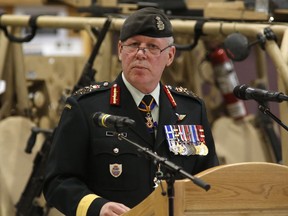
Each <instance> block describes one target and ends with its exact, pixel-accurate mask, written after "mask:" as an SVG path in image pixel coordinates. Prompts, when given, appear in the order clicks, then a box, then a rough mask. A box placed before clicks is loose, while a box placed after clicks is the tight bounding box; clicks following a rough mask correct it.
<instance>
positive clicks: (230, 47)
mask: <svg viewBox="0 0 288 216" xmlns="http://www.w3.org/2000/svg"><path fill="white" fill-rule="evenodd" d="M223 48H224V50H225V52H226V53H227V56H228V57H229V58H230V59H232V60H234V61H243V60H244V59H246V58H247V57H248V55H249V52H250V49H249V44H248V39H247V38H246V37H245V36H244V35H242V34H240V33H232V34H230V35H228V36H227V37H226V39H225V40H224V44H223Z"/></svg>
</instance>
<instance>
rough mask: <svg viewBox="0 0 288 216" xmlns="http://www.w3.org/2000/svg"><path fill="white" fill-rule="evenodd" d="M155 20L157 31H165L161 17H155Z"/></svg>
mask: <svg viewBox="0 0 288 216" xmlns="http://www.w3.org/2000/svg"><path fill="white" fill-rule="evenodd" d="M155 19H156V25H157V28H158V30H160V31H163V30H164V29H165V24H164V23H163V21H162V20H161V17H159V16H156V17H155Z"/></svg>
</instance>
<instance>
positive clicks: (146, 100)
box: [138, 95, 156, 138]
mask: <svg viewBox="0 0 288 216" xmlns="http://www.w3.org/2000/svg"><path fill="white" fill-rule="evenodd" d="M155 106H156V102H155V100H154V98H153V97H152V96H151V95H145V96H144V97H143V99H142V101H141V103H140V104H139V107H138V109H139V110H140V111H141V113H142V115H143V116H144V118H145V124H146V127H147V129H148V132H149V133H151V134H153V137H154V138H155V135H154V126H155V123H154V121H153V118H152V114H151V111H152V110H153V108H154V107H155Z"/></svg>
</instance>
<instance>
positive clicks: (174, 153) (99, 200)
mask: <svg viewBox="0 0 288 216" xmlns="http://www.w3.org/2000/svg"><path fill="white" fill-rule="evenodd" d="M118 52H119V59H120V61H121V62H122V69H123V71H122V72H121V73H120V74H119V76H118V77H117V79H116V80H115V81H114V82H112V83H108V82H103V83H97V84H95V85H91V86H87V87H85V88H83V89H80V90H78V91H77V92H76V93H75V94H74V95H72V96H71V97H69V98H68V99H67V102H66V105H65V108H64V111H63V113H62V117H61V120H60V122H59V125H58V128H57V130H56V133H55V136H54V142H53V146H52V149H51V154H50V159H49V161H48V166H47V175H46V179H45V184H44V195H45V198H46V200H47V202H48V203H49V204H51V205H52V206H54V207H55V208H57V209H58V210H60V211H61V212H63V213H64V214H65V215H88V216H92V215H93V216H96V215H121V214H123V213H125V212H127V211H129V209H130V208H133V207H134V206H135V205H137V204H138V203H140V202H141V201H142V200H144V199H145V198H146V197H147V196H148V195H149V194H150V193H151V192H153V190H154V186H155V181H154V180H155V175H156V172H157V171H160V172H163V173H164V175H165V173H167V172H168V171H167V169H165V167H163V166H161V164H160V165H159V164H155V163H154V162H153V161H152V160H149V159H148V158H147V157H145V156H143V155H142V154H141V152H139V151H138V150H137V148H136V147H135V146H133V145H131V144H129V143H128V142H126V141H123V140H121V139H118V138H117V136H116V137H115V136H114V134H115V133H114V132H115V131H117V133H120V134H122V135H123V136H125V137H126V138H128V139H130V140H132V141H133V142H136V143H138V144H139V145H141V146H143V147H145V148H149V149H151V150H152V151H153V152H155V153H156V154H157V155H159V156H161V157H165V158H167V159H168V160H169V161H171V162H173V163H174V164H176V165H177V166H180V167H182V168H183V170H185V171H186V172H188V173H189V174H192V175H193V174H196V173H199V172H201V171H203V170H205V169H207V168H210V167H213V166H216V165H218V159H217V156H216V153H215V146H214V141H213V137H212V134H211V131H210V127H209V124H208V120H207V116H206V111H205V105H204V103H203V101H202V100H201V99H200V98H198V97H197V96H196V95H195V94H193V93H192V92H190V91H188V90H187V89H185V88H182V87H177V88H174V87H171V86H166V85H163V84H161V82H160V79H161V76H162V73H163V71H164V68H165V67H167V66H169V65H171V63H172V62H173V59H174V56H175V52H176V48H175V46H173V35H172V25H171V23H170V21H169V19H168V18H167V17H166V16H165V14H164V13H163V12H162V11H160V10H158V9H155V8H144V9H141V10H138V11H136V12H135V13H134V14H132V15H130V16H129V17H128V18H127V19H126V20H125V22H124V24H123V27H122V29H121V32H120V40H119V43H118ZM143 96H146V97H145V98H143ZM151 96H152V97H151ZM147 97H148V99H149V100H146V98H147ZM95 113H102V114H100V115H95ZM111 116H117V117H121V116H122V117H127V118H129V119H132V120H134V121H135V122H136V124H135V125H134V126H132V125H130V126H127V127H122V126H123V125H124V126H125V124H124V123H123V125H121V121H120V120H121V119H120V120H119V119H118V120H119V121H120V123H119V122H118V123H117V124H115V125H116V127H115V128H113V127H112V128H110V127H105V126H108V119H109V118H111ZM106 120H107V121H106ZM111 121H112V120H111ZM175 178H176V179H181V178H183V176H181V175H180V174H179V173H176V174H175Z"/></svg>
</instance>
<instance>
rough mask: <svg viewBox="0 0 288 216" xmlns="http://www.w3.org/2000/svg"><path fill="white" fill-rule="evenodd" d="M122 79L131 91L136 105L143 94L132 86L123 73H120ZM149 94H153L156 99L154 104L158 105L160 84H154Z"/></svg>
mask: <svg viewBox="0 0 288 216" xmlns="http://www.w3.org/2000/svg"><path fill="white" fill-rule="evenodd" d="M122 79H123V82H124V84H125V85H126V87H127V89H128V90H129V92H130V93H131V95H132V97H133V99H134V101H135V103H136V105H137V106H138V105H139V104H140V102H141V100H142V98H143V97H144V95H145V94H143V93H142V92H141V91H139V90H138V89H136V88H135V87H134V86H132V85H131V84H130V83H129V82H128V81H127V80H126V78H125V76H124V73H122ZM150 95H152V96H153V98H154V100H155V101H156V104H157V105H158V106H159V95H160V84H159V83H158V85H157V86H156V88H155V89H154V90H153V91H152V92H151V93H150Z"/></svg>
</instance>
